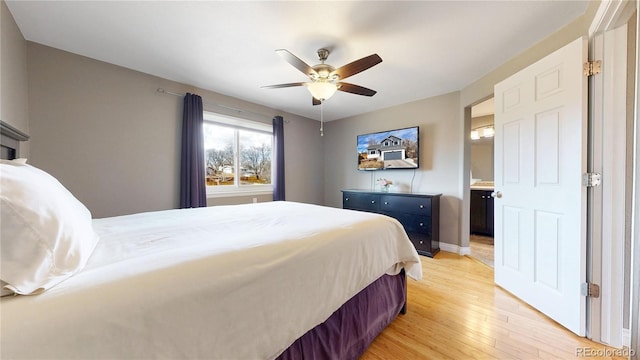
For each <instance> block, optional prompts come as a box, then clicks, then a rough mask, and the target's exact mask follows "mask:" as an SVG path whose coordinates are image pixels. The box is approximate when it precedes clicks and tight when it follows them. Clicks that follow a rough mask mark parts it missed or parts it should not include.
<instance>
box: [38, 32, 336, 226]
mask: <svg viewBox="0 0 640 360" xmlns="http://www.w3.org/2000/svg"><path fill="white" fill-rule="evenodd" d="M27 44H28V45H27V63H28V86H29V104H30V107H29V110H30V111H29V127H30V135H31V140H30V158H29V161H30V163H32V164H33V165H35V166H38V167H40V168H42V169H44V170H45V171H48V172H49V173H51V174H52V175H53V176H55V177H56V178H58V179H59V180H60V181H61V182H62V183H63V184H64V185H65V186H66V187H67V188H68V189H69V190H70V191H71V192H72V193H73V194H74V195H76V197H78V199H79V200H80V201H82V202H83V203H84V204H85V205H86V206H87V207H88V208H89V210H90V211H91V212H92V214H93V216H94V217H106V216H114V215H122V214H130V213H136V212H142V211H152V210H164V209H170V208H175V207H177V206H178V200H179V199H178V196H179V188H178V186H179V181H178V173H179V169H180V165H179V149H180V129H181V122H182V98H181V97H177V96H173V95H167V94H161V93H158V92H157V91H156V89H157V88H164V89H166V90H168V91H171V92H176V93H185V92H192V93H197V94H199V95H201V96H202V97H203V101H204V108H205V110H210V111H214V112H225V111H227V110H222V108H217V107H216V105H224V106H227V107H232V108H237V109H242V110H244V111H245V113H242V114H240V115H237V114H236V115H237V116H241V117H246V118H249V119H250V120H256V121H262V122H266V123H271V119H272V118H273V116H275V115H282V116H283V117H284V118H285V121H286V122H287V123H286V124H285V161H286V184H287V190H286V197H287V200H295V201H301V202H309V203H318V204H319V203H322V194H323V189H322V186H321V185H320V181H319V180H314V179H321V178H322V174H323V171H324V169H323V167H322V166H318V165H321V162H318V161H316V162H315V163H313V162H311V161H309V159H310V158H311V156H310V155H311V154H321V153H322V143H321V141H320V139H319V137H318V134H317V129H316V126H315V124H317V122H316V121H313V120H310V119H306V118H302V117H299V116H294V115H290V114H286V113H282V112H279V111H276V110H273V109H269V108H266V107H263V106H259V105H256V104H251V103H247V102H244V101H241V100H238V99H234V98H230V97H227V96H224V95H220V94H216V93H213V92H210V91H205V90H202V89H197V88H193V87H190V86H187V85H184V84H179V83H176V82H172V81H168V80H165V79H161V78H158V77H155V76H150V75H148V74H144V73H140V72H137V71H132V70H129V69H126V68H122V67H119V66H116V65H112V64H108V63H105V62H101V61H97V60H93V59H89V58H86V57H82V56H78V55H75V54H71V53H68V52H65V51H61V50H57V49H54V48H51V47H47V46H43V45H40V44H36V43H32V42H27ZM294 170H295V171H294ZM250 200H251V199H250ZM264 200H265V199H264V197H260V201H264ZM237 202H248V200H247V199H235V200H234V199H229V198H225V199H213V200H210V203H211V204H217V203H221V204H227V203H237Z"/></svg>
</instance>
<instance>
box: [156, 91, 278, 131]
mask: <svg viewBox="0 0 640 360" xmlns="http://www.w3.org/2000/svg"><path fill="white" fill-rule="evenodd" d="M156 92H159V93H161V94H167V95H173V96H178V97H182V98H183V97H185V95H186V94H180V93H175V92H171V91H167V90H165V89H164V88H157V89H156ZM203 104H206V105H210V106H216V107H219V108H223V109H226V110H230V111H235V112H238V113H246V114H253V115H258V116H260V117H266V118H270V119H273V117H274V116H275V115H274V116H271V117H270V115H265V114H261V113H257V112H253V111H248V110H242V109H236V108H233V107H230V106H225V105H221V104H216V103H211V102H208V101H203ZM288 122H289V121H287V120H285V123H288Z"/></svg>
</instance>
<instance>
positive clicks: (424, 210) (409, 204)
mask: <svg viewBox="0 0 640 360" xmlns="http://www.w3.org/2000/svg"><path fill="white" fill-rule="evenodd" d="M380 210H381V211H384V212H391V211H402V212H407V213H410V214H416V215H425V216H431V199H430V198H421V197H408V196H389V195H381V196H380Z"/></svg>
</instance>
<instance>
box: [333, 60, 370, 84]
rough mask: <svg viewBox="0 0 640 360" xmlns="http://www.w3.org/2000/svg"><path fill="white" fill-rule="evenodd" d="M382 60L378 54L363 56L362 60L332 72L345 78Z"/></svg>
mask: <svg viewBox="0 0 640 360" xmlns="http://www.w3.org/2000/svg"><path fill="white" fill-rule="evenodd" d="M381 62H382V58H381V57H380V56H378V54H373V55H369V56H367V57H363V58H362V59H360V60H356V61H354V62H351V63H349V64H347V65H345V66H342V67H339V68H337V69H336V70H334V71H333V72H332V73H331V74H332V75H333V74H336V75H338V76H340V80H344V79H346V78H348V77H349V76H352V75H355V74H357V73H359V72H362V71H365V70H367V69H368V68H370V67H373V66H375V65H377V64H379V63H381Z"/></svg>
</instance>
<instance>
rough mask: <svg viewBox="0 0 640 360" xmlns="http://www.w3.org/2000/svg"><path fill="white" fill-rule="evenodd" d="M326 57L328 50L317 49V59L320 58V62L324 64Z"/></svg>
mask: <svg viewBox="0 0 640 360" xmlns="http://www.w3.org/2000/svg"><path fill="white" fill-rule="evenodd" d="M328 57H329V50H327V49H324V48H322V49H319V50H318V59H320V62H321V63H323V64H324V62H325V61H326V60H327V58H328Z"/></svg>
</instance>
